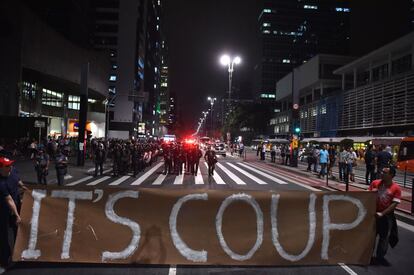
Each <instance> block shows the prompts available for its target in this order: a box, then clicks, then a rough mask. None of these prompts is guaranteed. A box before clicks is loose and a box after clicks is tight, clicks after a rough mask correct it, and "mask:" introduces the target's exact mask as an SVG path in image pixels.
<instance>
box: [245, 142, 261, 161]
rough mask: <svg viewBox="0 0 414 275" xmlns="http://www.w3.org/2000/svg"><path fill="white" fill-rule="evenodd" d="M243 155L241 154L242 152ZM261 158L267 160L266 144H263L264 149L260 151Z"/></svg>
mask: <svg viewBox="0 0 414 275" xmlns="http://www.w3.org/2000/svg"><path fill="white" fill-rule="evenodd" d="M240 156H241V154H240ZM260 159H261V160H265V159H266V145H265V144H263V146H262V151H261V152H260Z"/></svg>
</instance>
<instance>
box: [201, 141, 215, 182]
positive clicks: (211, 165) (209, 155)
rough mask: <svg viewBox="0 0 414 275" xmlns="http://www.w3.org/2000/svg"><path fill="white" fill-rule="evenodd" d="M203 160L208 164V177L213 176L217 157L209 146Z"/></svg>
mask: <svg viewBox="0 0 414 275" xmlns="http://www.w3.org/2000/svg"><path fill="white" fill-rule="evenodd" d="M204 159H205V160H206V161H207V164H208V176H214V169H215V167H216V162H217V156H216V152H215V151H213V150H211V146H209V147H208V150H207V151H206V153H205V155H204Z"/></svg>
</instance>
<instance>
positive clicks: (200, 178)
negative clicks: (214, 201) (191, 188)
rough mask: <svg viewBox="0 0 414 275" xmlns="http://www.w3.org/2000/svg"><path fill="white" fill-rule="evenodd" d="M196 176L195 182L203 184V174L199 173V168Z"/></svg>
mask: <svg viewBox="0 0 414 275" xmlns="http://www.w3.org/2000/svg"><path fill="white" fill-rule="evenodd" d="M198 170H199V171H198V172H197V176H196V177H195V184H204V181H203V176H202V175H201V169H200V168H199V169H198Z"/></svg>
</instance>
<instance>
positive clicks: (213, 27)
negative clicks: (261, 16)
mask: <svg viewBox="0 0 414 275" xmlns="http://www.w3.org/2000/svg"><path fill="white" fill-rule="evenodd" d="M257 6H258V1H255V0H243V1H240V0H225V1H223V0H196V1H191V0H167V2H166V26H165V27H166V31H167V39H168V43H169V62H170V70H169V74H170V75H169V88H170V92H173V93H176V94H177V97H178V100H179V103H180V107H181V115H182V121H183V122H184V125H183V127H184V128H185V129H186V130H187V131H194V130H195V128H196V126H197V125H196V123H197V120H198V118H199V117H201V112H202V111H203V110H207V109H208V104H209V103H208V101H207V96H215V97H220V96H222V95H224V94H225V93H226V91H227V90H228V72H227V69H226V68H225V67H222V66H221V64H220V63H219V57H220V56H221V55H222V54H223V53H228V54H230V55H231V54H238V55H240V56H241V57H242V60H243V61H242V64H241V65H240V66H238V67H237V68H235V72H234V74H233V79H234V80H233V81H234V85H239V84H240V83H242V82H243V81H246V80H251V81H253V68H254V66H255V65H256V62H257V59H256V57H257V56H258V54H259V53H260V49H259V47H258V41H257V33H256V27H257V17H258V12H257V9H258V7H257ZM252 84H253V82H252Z"/></svg>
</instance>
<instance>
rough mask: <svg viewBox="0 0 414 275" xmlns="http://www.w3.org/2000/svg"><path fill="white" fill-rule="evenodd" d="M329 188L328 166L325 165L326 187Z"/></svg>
mask: <svg viewBox="0 0 414 275" xmlns="http://www.w3.org/2000/svg"><path fill="white" fill-rule="evenodd" d="M328 186H329V168H328V165H326V187H328Z"/></svg>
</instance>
